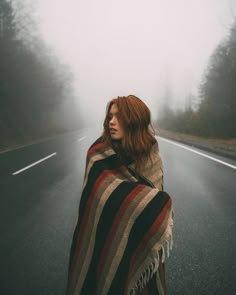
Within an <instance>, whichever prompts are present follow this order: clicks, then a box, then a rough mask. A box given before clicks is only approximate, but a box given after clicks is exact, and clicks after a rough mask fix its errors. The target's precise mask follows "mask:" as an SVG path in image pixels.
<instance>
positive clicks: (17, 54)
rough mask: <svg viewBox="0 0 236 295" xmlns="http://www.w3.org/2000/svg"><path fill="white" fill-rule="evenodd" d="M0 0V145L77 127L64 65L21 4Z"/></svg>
mask: <svg viewBox="0 0 236 295" xmlns="http://www.w3.org/2000/svg"><path fill="white" fill-rule="evenodd" d="M17 3H18V6H17V7H14V5H13V4H14V2H13V1H9V0H0V69H1V71H0V134H1V141H0V148H1V149H5V148H7V147H8V146H14V145H15V144H24V143H26V142H30V141H33V140H35V139H40V138H45V137H48V136H52V135H56V134H58V133H61V132H66V131H70V130H74V129H76V128H78V127H79V125H80V119H79V113H78V110H77V108H76V105H75V97H74V94H73V91H72V87H71V83H72V81H73V75H72V73H71V72H70V69H69V68H68V66H66V65H65V64H63V63H62V62H60V60H59V59H58V58H56V57H55V55H54V54H53V52H52V50H51V49H50V48H48V47H47V46H46V45H45V44H44V42H43V41H42V39H41V37H40V34H39V33H38V31H37V26H36V24H35V23H34V20H33V19H31V18H30V17H29V15H30V13H28V11H27V9H30V7H26V4H24V2H22V3H20V2H17Z"/></svg>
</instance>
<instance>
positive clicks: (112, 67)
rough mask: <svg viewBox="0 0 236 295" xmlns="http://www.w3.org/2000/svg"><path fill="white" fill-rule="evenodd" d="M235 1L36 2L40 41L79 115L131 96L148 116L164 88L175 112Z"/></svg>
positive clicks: (99, 113) (221, 33)
mask: <svg viewBox="0 0 236 295" xmlns="http://www.w3.org/2000/svg"><path fill="white" fill-rule="evenodd" d="M230 2H232V3H234V4H233V5H235V0H233V1H230V0H84V1H82V0H38V7H37V10H38V14H39V16H40V30H41V32H42V35H43V38H44V39H45V41H46V42H47V43H48V44H49V45H50V46H51V47H52V48H53V49H54V50H55V54H58V55H59V56H60V58H61V59H62V60H63V61H65V62H67V63H69V64H70V65H71V67H72V70H73V72H74V76H75V89H76V93H77V95H78V99H79V102H80V105H81V108H82V110H83V113H84V114H88V113H89V114H90V116H94V118H95V120H97V119H99V120H100V118H101V117H102V118H103V114H104V108H105V105H106V102H107V101H108V100H110V99H111V98H114V97H117V96H118V95H128V94H134V95H137V96H139V97H140V98H141V99H143V100H144V101H145V102H146V103H147V104H148V106H149V107H150V108H151V110H152V113H153V116H154V117H155V112H156V110H157V109H158V106H160V105H161V98H162V96H163V92H164V91H165V88H166V87H167V85H169V87H170V88H171V91H172V93H173V96H174V99H175V100H174V101H173V102H172V104H173V105H175V106H182V105H183V104H184V99H185V96H186V95H187V94H188V93H190V92H192V93H196V89H197V86H198V84H199V81H200V79H201V77H202V73H203V71H204V69H205V67H206V64H207V62H208V59H209V56H210V54H211V53H212V51H213V50H214V48H215V47H216V46H217V44H218V43H219V42H220V40H222V38H224V36H225V35H226V34H227V32H228V30H229V27H230V25H231V24H232V20H233V17H232V14H231V12H230V5H229V3H230Z"/></svg>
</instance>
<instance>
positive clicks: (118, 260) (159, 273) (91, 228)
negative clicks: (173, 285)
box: [67, 139, 173, 295]
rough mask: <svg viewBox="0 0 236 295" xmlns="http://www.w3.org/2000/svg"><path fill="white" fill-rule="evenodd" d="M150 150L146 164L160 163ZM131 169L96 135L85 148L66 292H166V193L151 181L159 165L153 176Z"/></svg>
mask: <svg viewBox="0 0 236 295" xmlns="http://www.w3.org/2000/svg"><path fill="white" fill-rule="evenodd" d="M153 154H154V156H153V157H152V159H151V164H150V165H151V166H152V167H153V166H154V167H155V164H158V165H159V166H156V167H159V168H160V165H161V162H160V157H159V153H158V152H154V153H153ZM155 162H157V163H155ZM151 166H150V167H151ZM146 168H148V166H147V167H146ZM132 171H133V170H132V165H130V166H128V165H127V166H126V165H124V164H123V163H122V162H121V160H120V159H119V157H118V156H117V154H116V153H115V151H114V150H113V149H112V148H111V147H110V146H107V145H105V144H104V143H103V142H102V141H101V139H98V140H97V141H96V142H95V143H94V144H93V145H92V146H91V147H90V149H89V150H88V154H87V161H86V170H85V176H84V184H83V192H82V196H81V200H80V206H79V217H78V222H77V225H76V228H75V231H74V236H73V241H72V247H71V253H70V268H69V277H68V285H67V295H72V294H73V295H75V294H76V295H77V294H83V295H105V294H109V295H113V294H119V295H123V294H125V295H126V294H127V295H128V294H160V295H162V294H166V291H165V286H164V259H165V256H166V255H169V249H170V248H171V247H172V225H173V221H172V215H173V214H172V202H171V198H170V196H169V195H168V194H167V193H165V192H163V191H160V190H159V189H157V188H156V187H154V184H155V182H156V183H157V184H158V183H160V178H161V177H162V173H158V171H162V169H159V170H156V179H155V176H154V175H153V171H152V169H146V175H145V176H140V177H139V178H138V179H137V178H136V177H135V175H134V173H133V172H132ZM148 171H152V173H151V175H150V177H148ZM150 179H151V181H150ZM154 290H155V291H154Z"/></svg>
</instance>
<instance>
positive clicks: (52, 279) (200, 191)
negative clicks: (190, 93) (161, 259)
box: [0, 129, 236, 295]
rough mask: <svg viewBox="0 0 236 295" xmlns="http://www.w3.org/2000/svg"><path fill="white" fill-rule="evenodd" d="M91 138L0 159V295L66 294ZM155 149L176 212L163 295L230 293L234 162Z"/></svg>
mask: <svg viewBox="0 0 236 295" xmlns="http://www.w3.org/2000/svg"><path fill="white" fill-rule="evenodd" d="M96 136H97V134H96V132H95V130H94V129H93V130H89V129H86V130H81V131H80V132H77V133H73V134H68V135H66V136H60V137H58V138H56V139H53V140H50V141H47V142H45V143H41V144H35V145H31V146H28V147H25V148H20V149H17V150H13V151H9V152H7V153H2V154H0V201H1V203H0V233H1V236H0V294H1V295H19V294H20V295H63V294H65V285H66V278H67V266H68V258H69V250H70V244H71V238H72V234H73V229H74V226H75V223H76V219H77V211H78V204H79V199H80V193H81V185H82V178H83V173H84V165H85V154H86V150H87V148H88V146H89V145H90V144H91V143H92V142H93V140H94V139H96ZM159 146H160V151H161V155H162V159H163V163H164V189H165V190H166V191H167V192H168V193H169V194H170V195H171V196H172V198H173V203H174V210H175V217H174V222H175V224H174V248H173V251H172V252H171V255H170V257H169V258H168V260H167V261H166V277H167V284H168V294H169V295H188V294H189V295H195V294H196V295H204V294H207V295H211V294H212V295H213V294H214V295H222V294H224V295H231V294H232V295H233V294H236V258H235V257H236V216H235V212H236V193H235V191H236V170H235V169H233V167H235V165H236V163H235V162H233V161H232V160H227V159H223V158H219V157H218V156H215V155H212V154H211V155H210V154H209V153H206V152H203V153H204V154H206V155H210V156H213V157H214V158H217V159H220V160H222V161H225V162H227V163H229V164H231V165H233V167H229V166H226V165H224V164H223V163H219V162H216V161H215V160H213V159H209V158H206V157H204V156H203V155H200V154H196V153H194V152H193V151H190V150H186V149H185V148H183V147H181V146H179V145H175V144H174V143H173V142H167V141H165V140H164V139H161V138H160V139H159ZM194 150H195V151H199V150H197V149H194ZM47 157H48V158H47ZM42 159H44V160H43V161H41V162H39V163H37V162H38V161H39V160H42ZM33 163H37V164H35V165H34V166H30V167H28V169H26V170H24V171H21V172H20V170H21V169H22V168H24V167H27V166H29V165H32V164H33ZM14 173H15V174H14ZM91 295H92V294H91Z"/></svg>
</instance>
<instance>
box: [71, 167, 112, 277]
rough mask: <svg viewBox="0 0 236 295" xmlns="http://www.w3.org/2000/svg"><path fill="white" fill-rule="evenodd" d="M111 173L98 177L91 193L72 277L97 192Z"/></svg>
mask: <svg viewBox="0 0 236 295" xmlns="http://www.w3.org/2000/svg"><path fill="white" fill-rule="evenodd" d="M110 172H111V171H109V170H104V172H103V173H102V174H101V175H100V176H99V177H98V179H97V181H96V182H95V184H94V186H93V189H92V192H91V194H90V196H89V199H88V202H87V204H86V209H85V213H84V218H83V221H82V223H81V226H80V231H79V233H78V238H77V241H78V243H77V246H76V250H75V253H74V259H73V262H72V264H71V276H73V272H74V268H75V265H76V261H77V258H78V256H79V253H80V250H81V249H80V248H81V244H82V242H83V237H84V233H85V229H86V226H87V223H88V220H89V216H90V211H91V206H92V202H93V200H94V197H95V196H96V191H97V189H98V188H99V187H100V185H101V184H102V182H103V181H104V180H105V179H106V178H107V176H108V175H110Z"/></svg>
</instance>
